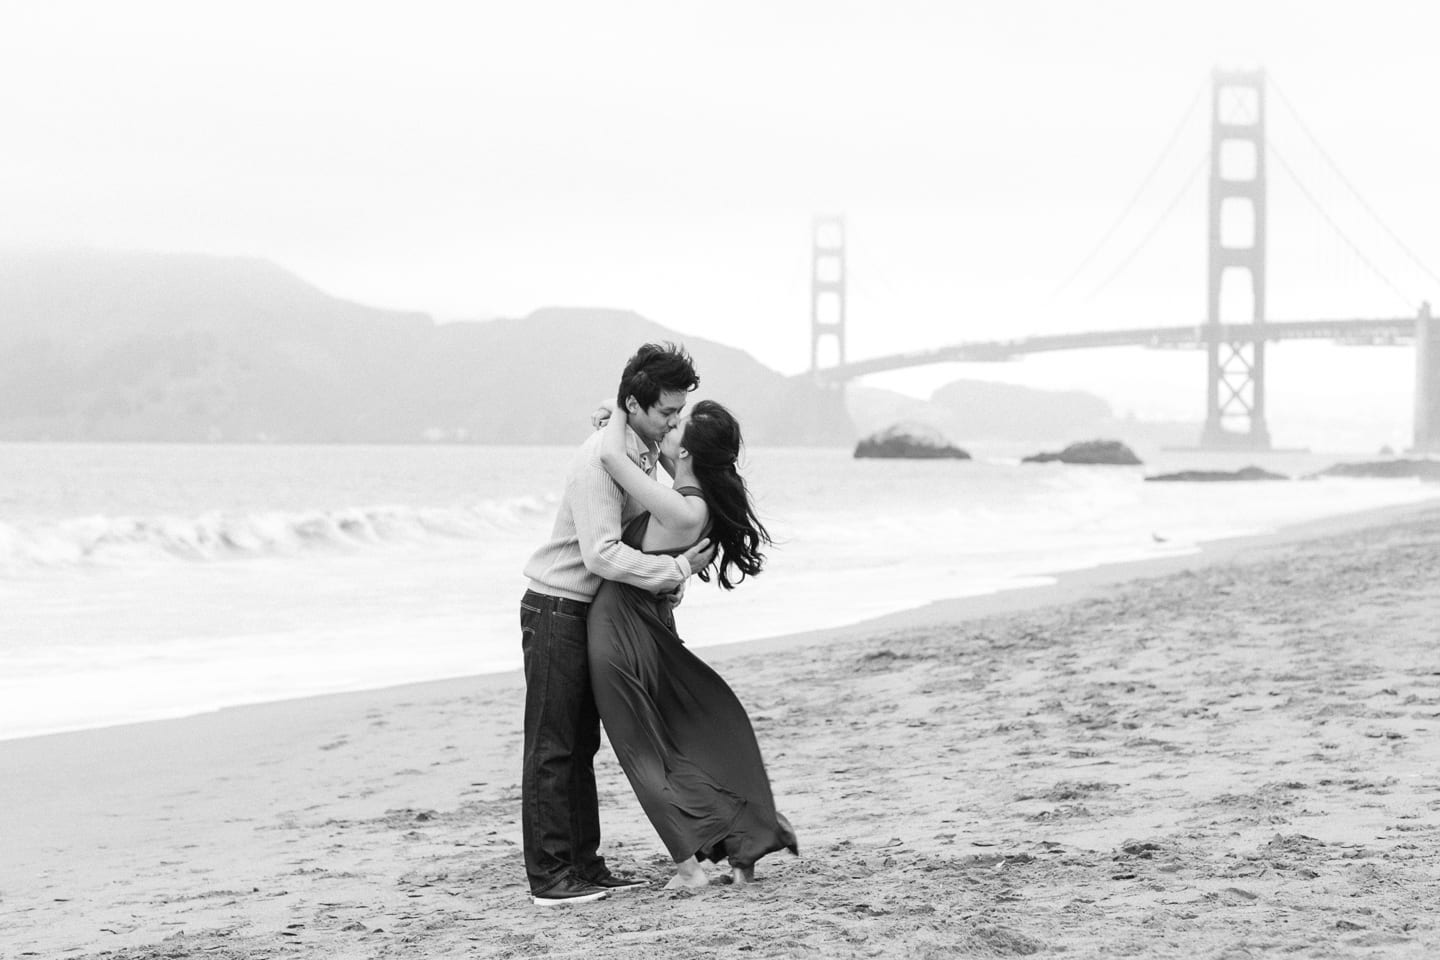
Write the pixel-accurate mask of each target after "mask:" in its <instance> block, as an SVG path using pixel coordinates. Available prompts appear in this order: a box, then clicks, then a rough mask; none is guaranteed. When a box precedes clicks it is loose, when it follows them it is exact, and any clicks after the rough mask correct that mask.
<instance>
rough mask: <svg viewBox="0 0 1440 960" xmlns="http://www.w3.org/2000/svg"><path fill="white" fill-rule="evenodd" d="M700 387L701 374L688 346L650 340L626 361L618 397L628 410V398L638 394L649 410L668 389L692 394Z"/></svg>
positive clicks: (620, 403)
mask: <svg viewBox="0 0 1440 960" xmlns="http://www.w3.org/2000/svg"><path fill="white" fill-rule="evenodd" d="M698 386H700V376H699V374H697V373H696V372H695V365H694V363H692V362H691V360H690V354H688V353H686V352H685V348H684V347H679V346H676V345H675V344H673V343H647V344H645V345H644V346H642V347H641V348H640V349H639V350H636V351H635V356H633V357H631V358H630V359H629V360H628V361H627V362H626V364H625V370H624V372H623V373H621V374H620V390H619V392H618V393H617V394H616V397H615V399H616V402H617V403H618V404H619V405H620V409H621V410H623V409H625V398H626V397H634V398H635V402H636V403H638V404H640V407H641V409H643V410H649V409H650V408H651V407H653V406H655V404H656V403H658V402H659V400H660V394H662V393H664V392H665V391H667V390H679V391H683V392H685V393H689V392H690V391H691V390H694V389H695V388H696V387H698Z"/></svg>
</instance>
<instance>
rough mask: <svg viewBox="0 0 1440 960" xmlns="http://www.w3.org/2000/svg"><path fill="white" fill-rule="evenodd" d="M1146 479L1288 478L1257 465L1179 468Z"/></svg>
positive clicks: (1197, 480)
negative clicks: (1228, 467)
mask: <svg viewBox="0 0 1440 960" xmlns="http://www.w3.org/2000/svg"><path fill="white" fill-rule="evenodd" d="M1145 479H1146V480H1148V481H1167V480H1169V481H1193V482H1198V483H1223V482H1226V481H1234V480H1289V479H1290V478H1289V477H1287V476H1285V475H1284V474H1283V473H1271V472H1270V471H1269V470H1262V469H1260V468H1259V467H1241V468H1240V469H1239V470H1181V471H1180V472H1178V473H1159V474H1156V475H1155V476H1153V477H1146V478H1145Z"/></svg>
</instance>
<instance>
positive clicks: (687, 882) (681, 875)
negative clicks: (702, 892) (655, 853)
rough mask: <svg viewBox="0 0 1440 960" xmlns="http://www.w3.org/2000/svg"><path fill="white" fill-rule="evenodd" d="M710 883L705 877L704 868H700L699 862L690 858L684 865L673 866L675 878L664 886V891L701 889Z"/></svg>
mask: <svg viewBox="0 0 1440 960" xmlns="http://www.w3.org/2000/svg"><path fill="white" fill-rule="evenodd" d="M709 882H710V878H709V877H707V876H706V875H705V868H704V867H702V866H700V861H699V860H697V859H695V858H694V857H691V858H690V859H689V860H686V861H685V862H684V863H677V864H676V865H675V876H673V877H671V878H670V882H669V883H667V884H665V889H666V890H683V889H685V888H687V887H703V886H705V885H707V884H708V883H709Z"/></svg>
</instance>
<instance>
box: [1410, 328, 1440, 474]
mask: <svg viewBox="0 0 1440 960" xmlns="http://www.w3.org/2000/svg"><path fill="white" fill-rule="evenodd" d="M1415 359H1416V363H1415V452H1416V453H1440V319H1437V318H1436V317H1433V316H1431V314H1430V304H1429V303H1422V304H1421V305H1420V316H1418V317H1416V319H1415Z"/></svg>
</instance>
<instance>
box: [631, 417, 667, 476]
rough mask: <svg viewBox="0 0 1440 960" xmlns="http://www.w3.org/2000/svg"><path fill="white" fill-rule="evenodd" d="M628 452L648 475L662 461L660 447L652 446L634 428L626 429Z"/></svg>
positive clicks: (657, 445)
mask: <svg viewBox="0 0 1440 960" xmlns="http://www.w3.org/2000/svg"><path fill="white" fill-rule="evenodd" d="M625 440H626V452H628V453H629V454H630V456H631V458H632V459H634V460H635V461H636V462H637V463H639V464H640V469H642V470H644V471H645V472H646V473H649V472H650V469H651V468H652V467H654V466H655V464H656V463H657V462H659V459H660V445H659V444H653V445H652V444H651V443H650V442H649V441H648V440H644V439H642V438H641V436H640V434H638V433H636V432H635V429H634V428H633V427H629V426H627V427H626V428H625Z"/></svg>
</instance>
